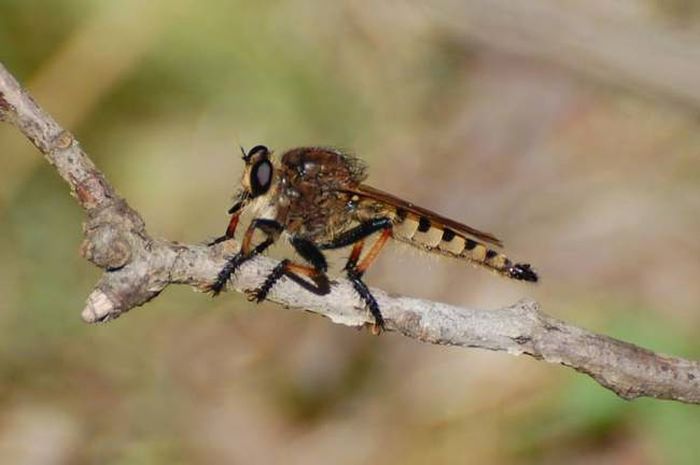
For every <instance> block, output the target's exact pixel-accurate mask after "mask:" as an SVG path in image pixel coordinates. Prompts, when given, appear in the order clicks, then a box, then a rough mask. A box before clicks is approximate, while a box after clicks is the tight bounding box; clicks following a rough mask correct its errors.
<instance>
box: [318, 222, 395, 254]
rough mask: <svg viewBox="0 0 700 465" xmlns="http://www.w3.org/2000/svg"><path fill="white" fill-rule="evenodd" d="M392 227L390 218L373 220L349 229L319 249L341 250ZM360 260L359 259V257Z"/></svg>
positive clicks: (321, 245)
mask: <svg viewBox="0 0 700 465" xmlns="http://www.w3.org/2000/svg"><path fill="white" fill-rule="evenodd" d="M391 227H392V222H391V219H390V218H386V217H383V218H375V219H373V220H369V221H365V222H364V223H362V224H360V225H358V226H355V227H354V228H352V229H348V230H347V231H345V232H344V233H342V234H339V235H338V236H337V237H336V238H334V239H333V240H332V241H330V242H326V243H325V244H320V245H319V246H318V248H319V249H322V250H328V249H340V248H343V247H347V246H349V245H353V244H356V243H358V242H359V241H361V240H363V239H365V238H367V237H368V236H371V235H372V234H374V233H376V232H377V231H381V230H382V229H389V228H391ZM358 258H359V257H358Z"/></svg>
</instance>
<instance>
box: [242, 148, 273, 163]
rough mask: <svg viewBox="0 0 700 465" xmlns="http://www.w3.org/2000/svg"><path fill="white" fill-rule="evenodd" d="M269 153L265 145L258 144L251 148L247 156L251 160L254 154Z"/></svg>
mask: <svg viewBox="0 0 700 465" xmlns="http://www.w3.org/2000/svg"><path fill="white" fill-rule="evenodd" d="M269 153H270V151H269V150H268V149H267V147H265V146H264V145H256V146H255V147H253V148H252V149H250V151H249V152H248V155H247V156H246V158H247V159H248V160H250V159H251V157H252V156H253V155H257V154H261V155H265V156H267V155H268V154H269Z"/></svg>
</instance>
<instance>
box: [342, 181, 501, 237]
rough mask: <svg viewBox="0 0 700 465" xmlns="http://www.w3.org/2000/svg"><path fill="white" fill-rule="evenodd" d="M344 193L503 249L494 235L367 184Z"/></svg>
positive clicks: (344, 190)
mask: <svg viewBox="0 0 700 465" xmlns="http://www.w3.org/2000/svg"><path fill="white" fill-rule="evenodd" d="M343 192H347V193H348V194H352V195H357V196H358V197H360V198H364V199H371V200H373V201H376V202H380V203H384V204H387V205H390V206H392V207H394V208H395V209H397V211H401V210H403V211H406V212H409V213H413V214H414V215H416V216H418V217H419V218H426V219H428V220H430V221H431V222H434V223H437V224H441V225H443V226H445V227H448V228H450V229H452V230H454V231H455V232H456V233H458V234H461V235H466V236H472V237H474V238H476V239H479V240H481V241H483V242H487V243H489V244H492V245H496V246H498V247H503V242H502V241H501V240H500V239H498V238H497V237H495V236H494V235H493V234H490V233H487V232H483V231H479V230H478V229H474V228H472V227H470V226H467V225H466V224H462V223H459V222H457V221H455V220H452V219H450V218H446V217H444V216H442V215H439V214H437V213H435V212H434V211H431V210H428V209H426V208H422V207H419V206H417V205H414V204H413V203H411V202H408V201H406V200H403V199H401V198H399V197H396V196H394V195H392V194H389V193H388V192H384V191H382V190H379V189H376V188H374V187H372V186H368V185H367V184H360V185H359V186H357V187H356V188H348V189H343Z"/></svg>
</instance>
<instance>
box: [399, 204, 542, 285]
mask: <svg viewBox="0 0 700 465" xmlns="http://www.w3.org/2000/svg"><path fill="white" fill-rule="evenodd" d="M393 236H394V238H395V239H396V240H399V241H402V242H406V243H409V244H411V245H413V246H415V247H419V248H421V249H424V250H427V251H429V252H434V253H440V254H442V255H448V256H451V257H455V258H462V259H466V260H469V261H470V262H472V263H474V264H477V265H481V266H484V267H486V268H489V269H491V270H494V271H496V272H498V273H499V274H501V275H503V276H506V277H509V278H512V279H519V280H523V281H532V282H537V279H538V278H537V274H536V273H535V272H534V271H533V270H532V268H531V267H530V265H529V264H524V263H513V262H512V261H511V260H510V259H509V258H508V257H506V256H505V255H504V254H502V253H499V252H498V251H496V250H494V249H492V248H490V247H488V246H487V245H486V244H484V243H483V242H480V241H478V240H475V239H473V238H470V237H469V235H468V234H464V233H460V232H458V231H455V230H453V229H451V228H449V227H446V226H444V225H442V224H439V223H437V222H435V221H433V220H431V219H430V218H428V217H427V216H420V215H416V214H413V213H406V212H401V211H398V212H397V217H396V219H395V223H394V228H393Z"/></svg>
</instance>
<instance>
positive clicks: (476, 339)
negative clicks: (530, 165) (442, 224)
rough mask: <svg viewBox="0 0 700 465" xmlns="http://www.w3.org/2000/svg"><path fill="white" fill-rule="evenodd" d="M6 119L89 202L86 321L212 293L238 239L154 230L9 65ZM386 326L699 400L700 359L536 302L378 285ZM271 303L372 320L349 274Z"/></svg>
mask: <svg viewBox="0 0 700 465" xmlns="http://www.w3.org/2000/svg"><path fill="white" fill-rule="evenodd" d="M0 120H5V121H8V122H10V123H11V124H13V125H15V126H16V127H17V128H18V129H19V130H20V131H21V132H22V133H23V134H24V135H25V136H26V137H27V138H29V140H31V141H32V143H33V144H34V145H35V146H36V147H37V148H38V149H39V151H41V152H42V153H43V154H44V156H45V157H46V158H47V159H48V161H49V163H51V164H52V165H53V166H54V167H55V168H56V171H58V173H59V174H60V175H61V177H63V179H65V180H66V182H67V183H68V185H69V186H70V188H71V192H72V194H73V195H74V196H75V197H76V199H77V200H78V202H79V204H80V205H81V206H82V207H83V208H84V209H85V211H86V214H87V221H86V222H85V224H84V233H85V240H84V242H83V244H82V245H81V248H80V250H81V253H82V255H83V256H84V257H85V258H86V259H88V260H90V261H91V262H92V263H94V264H95V265H97V266H98V267H100V268H102V269H104V270H105V273H104V274H103V276H102V278H101V279H100V281H99V282H98V283H97V286H96V287H95V289H94V290H93V291H92V293H91V294H90V296H89V297H88V299H87V304H86V306H85V309H84V310H83V312H82V317H83V319H84V320H85V321H86V322H89V323H95V322H104V321H108V320H111V319H114V318H117V317H119V316H120V315H121V314H123V313H125V312H127V311H129V310H130V309H132V308H134V307H136V306H139V305H143V304H144V303H146V302H148V301H149V300H151V299H152V298H154V297H155V296H157V295H158V294H159V293H160V292H161V291H162V290H163V289H164V288H165V287H166V286H168V285H169V284H186V285H189V286H192V287H194V288H195V289H199V290H203V289H204V288H205V286H206V285H207V284H209V283H211V282H212V280H213V279H214V277H215V276H216V274H217V272H218V271H219V270H220V268H221V267H222V266H223V264H224V262H225V259H226V257H227V256H229V255H231V254H233V253H235V251H236V250H237V249H238V244H236V243H235V241H228V242H225V243H222V244H218V245H216V246H213V247H207V246H204V245H186V244H179V243H176V242H170V241H166V240H162V239H156V238H153V237H151V236H150V235H149V234H148V232H147V231H146V229H145V225H144V222H143V220H142V218H141V216H140V215H139V214H138V213H137V212H136V211H134V210H133V209H132V208H131V207H129V205H128V204H127V203H126V201H125V200H124V199H122V198H121V197H119V195H118V194H117V193H116V191H115V190H114V188H113V187H112V186H111V185H110V184H109V183H108V182H107V180H106V179H105V177H104V175H103V174H102V173H101V172H100V171H99V170H98V169H97V168H96V167H95V165H94V164H93V163H92V161H90V159H89V158H88V157H87V155H86V154H85V152H84V151H83V150H82V149H81V148H80V145H79V144H78V142H77V141H76V140H75V138H74V137H73V136H72V135H71V134H70V133H69V132H67V131H66V130H64V129H63V128H62V127H61V126H59V125H58V123H56V121H54V120H53V119H52V118H51V117H50V116H49V115H47V114H46V113H45V112H44V111H43V110H42V109H41V108H40V107H39V106H38V105H37V104H36V102H34V100H32V98H31V97H30V96H29V95H28V94H27V92H26V91H24V90H23V89H22V88H21V87H20V85H19V84H18V83H17V81H16V80H15V79H14V78H13V77H12V75H10V73H9V72H8V71H7V70H6V69H5V68H4V67H3V66H2V64H0ZM275 263H276V262H275V261H274V260H271V259H269V258H267V257H259V258H258V259H256V260H253V261H252V262H250V263H248V264H246V265H245V266H243V267H242V268H241V269H240V271H239V272H238V273H237V275H236V278H235V280H234V281H233V283H232V287H234V288H235V289H236V290H238V291H242V290H244V289H250V288H254V287H257V286H258V285H259V284H260V283H261V282H262V281H263V280H264V278H265V276H266V275H267V273H268V272H269V271H270V270H271V268H272V267H273V266H274V265H275ZM372 292H373V293H374V295H375V296H376V298H377V301H378V303H379V305H380V307H381V308H382V312H383V314H384V317H385V320H386V325H387V329H389V330H393V331H397V332H399V333H401V334H403V335H405V336H407V337H411V338H414V339H418V340H421V341H424V342H430V343H433V344H442V345H452V346H461V347H478V348H482V349H488V350H498V351H506V352H508V353H510V354H513V355H519V354H527V355H530V356H532V357H535V358H537V359H540V360H545V361H547V362H550V363H559V364H562V365H565V366H568V367H571V368H574V369H575V370H577V371H580V372H582V373H585V374H587V375H589V376H591V377H592V378H593V379H595V380H596V381H597V382H598V383H600V384H601V385H603V386H604V387H606V388H608V389H610V390H612V391H613V392H615V393H616V394H617V395H619V396H620V397H623V398H625V399H633V398H636V397H641V396H647V397H655V398H660V399H671V400H678V401H681V402H688V403H700V363H698V362H696V361H690V360H684V359H682V358H678V357H670V356H666V355H660V354H656V353H654V352H651V351H649V350H646V349H643V348H640V347H637V346H634V345H632V344H628V343H626V342H622V341H618V340H615V339H612V338H609V337H607V336H602V335H598V334H595V333H592V332H589V331H586V330H584V329H581V328H577V327H575V326H572V325H569V324H566V323H564V322H562V321H559V320H556V319H554V318H552V317H550V316H548V315H546V314H544V313H543V312H541V311H540V309H539V306H538V305H537V303H535V302H532V301H522V302H519V303H517V304H515V305H513V306H511V307H507V308H502V309H498V310H490V311H484V310H475V309H467V308H459V307H453V306H450V305H446V304H441V303H436V302H430V301H426V300H420V299H413V298H408V297H396V296H390V295H388V294H387V293H385V292H383V291H381V290H377V289H373V290H372ZM269 300H271V301H274V302H277V303H279V304H281V305H284V306H285V307H293V308H299V309H305V310H308V311H310V312H313V313H318V314H321V315H324V316H326V317H328V318H330V319H331V320H332V321H333V322H335V323H342V324H345V325H350V326H360V325H365V324H367V323H369V322H371V321H372V319H371V316H370V315H369V314H368V312H367V311H366V310H365V309H364V308H363V306H362V305H361V303H360V301H359V299H358V298H357V296H356V295H355V293H354V291H353V289H352V286H351V285H350V284H349V283H348V282H347V281H346V280H343V279H340V280H338V281H337V282H336V283H334V285H333V287H332V291H331V293H330V294H329V295H327V296H322V297H320V296H316V295H314V294H312V293H310V292H307V291H306V290H304V289H302V288H300V287H299V286H297V285H295V284H294V283H292V282H291V281H289V280H284V279H283V280H282V281H281V282H280V283H279V285H277V286H276V287H275V288H274V289H273V290H272V292H271V294H270V296H269Z"/></svg>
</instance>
